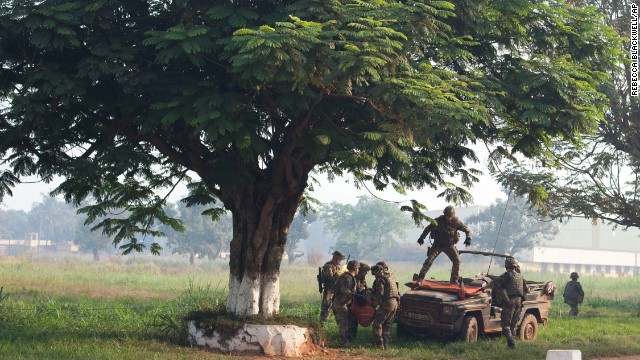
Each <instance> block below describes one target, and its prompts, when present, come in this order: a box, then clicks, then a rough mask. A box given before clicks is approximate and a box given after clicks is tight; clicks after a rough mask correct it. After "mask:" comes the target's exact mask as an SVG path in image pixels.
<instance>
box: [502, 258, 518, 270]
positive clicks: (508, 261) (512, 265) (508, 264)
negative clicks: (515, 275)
mask: <svg viewBox="0 0 640 360" xmlns="http://www.w3.org/2000/svg"><path fill="white" fill-rule="evenodd" d="M504 267H505V268H507V269H516V268H517V267H518V262H517V261H516V259H514V258H512V257H508V258H505V259H504Z"/></svg>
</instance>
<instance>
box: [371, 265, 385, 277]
mask: <svg viewBox="0 0 640 360" xmlns="http://www.w3.org/2000/svg"><path fill="white" fill-rule="evenodd" d="M382 269H384V268H383V267H382V266H380V265H377V264H376V265H373V266H372V267H371V274H372V275H375V274H377V273H378V271H380V270H382Z"/></svg>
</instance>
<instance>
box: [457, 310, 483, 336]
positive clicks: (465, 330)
mask: <svg viewBox="0 0 640 360" xmlns="http://www.w3.org/2000/svg"><path fill="white" fill-rule="evenodd" d="M479 331H480V327H479V326H478V319H476V317H475V316H473V315H467V316H465V317H464V320H462V325H461V326H460V334H459V337H460V340H463V341H466V342H476V341H477V340H478V332H479Z"/></svg>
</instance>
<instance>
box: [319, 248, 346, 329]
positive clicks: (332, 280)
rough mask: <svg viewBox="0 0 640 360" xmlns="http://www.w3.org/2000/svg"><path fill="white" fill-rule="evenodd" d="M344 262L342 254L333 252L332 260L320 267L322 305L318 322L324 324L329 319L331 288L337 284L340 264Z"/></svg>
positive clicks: (331, 297)
mask: <svg viewBox="0 0 640 360" xmlns="http://www.w3.org/2000/svg"><path fill="white" fill-rule="evenodd" d="M342 260H344V254H343V253H342V252H340V251H334V252H333V258H332V259H331V260H329V261H328V262H327V263H326V264H324V266H323V267H322V289H323V290H322V305H321V307H320V322H321V323H325V322H327V320H328V319H329V309H331V300H332V299H333V290H334V289H333V288H334V287H335V285H336V283H337V282H338V277H339V275H338V271H340V263H341V262H342Z"/></svg>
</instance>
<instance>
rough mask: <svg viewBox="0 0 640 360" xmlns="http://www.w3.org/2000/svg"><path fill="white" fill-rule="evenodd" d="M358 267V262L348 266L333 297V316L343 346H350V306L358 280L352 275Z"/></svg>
mask: <svg viewBox="0 0 640 360" xmlns="http://www.w3.org/2000/svg"><path fill="white" fill-rule="evenodd" d="M358 265H359V264H358V262H357V261H354V260H352V261H349V264H347V269H348V270H349V271H348V272H345V273H344V274H342V275H340V277H339V278H338V283H337V284H336V287H335V295H334V297H333V306H332V309H333V316H335V318H336V323H337V324H338V332H339V336H340V345H343V346H346V345H349V344H350V340H351V331H350V318H351V316H352V314H351V310H350V309H349V306H350V305H351V301H352V300H353V295H354V294H355V293H356V278H355V276H354V275H353V274H352V273H351V270H353V268H354V267H355V269H356V271H357V269H358Z"/></svg>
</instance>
